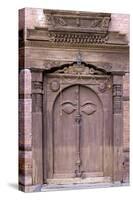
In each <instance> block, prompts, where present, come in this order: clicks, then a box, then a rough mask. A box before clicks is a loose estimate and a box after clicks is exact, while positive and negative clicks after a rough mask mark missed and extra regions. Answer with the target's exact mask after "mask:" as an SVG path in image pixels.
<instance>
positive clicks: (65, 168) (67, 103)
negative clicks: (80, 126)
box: [53, 86, 78, 177]
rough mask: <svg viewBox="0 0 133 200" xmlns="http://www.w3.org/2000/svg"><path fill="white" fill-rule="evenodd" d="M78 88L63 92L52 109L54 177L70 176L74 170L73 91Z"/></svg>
mask: <svg viewBox="0 0 133 200" xmlns="http://www.w3.org/2000/svg"><path fill="white" fill-rule="evenodd" d="M77 87H78V86H73V87H70V88H69V89H66V90H64V91H63V92H62V93H61V94H60V95H59V96H58V97H57V99H56V101H55V104H54V108H53V113H54V114H53V123H54V130H53V134H54V144H53V145H54V149H53V153H54V175H55V176H56V174H57V175H59V174H68V176H69V174H71V177H72V173H73V172H74V170H75V156H76V129H75V120H74V117H75V112H76V102H75V90H76V89H77Z"/></svg>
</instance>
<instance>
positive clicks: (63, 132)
mask: <svg viewBox="0 0 133 200" xmlns="http://www.w3.org/2000/svg"><path fill="white" fill-rule="evenodd" d="M45 96H46V97H45V101H44V107H45V109H44V110H45V115H44V117H45V119H44V122H45V123H44V125H45V127H44V130H45V131H44V134H45V137H44V138H45V141H44V152H45V153H44V180H45V182H47V183H51V184H52V183H54V184H66V183H68V184H69V183H95V182H110V181H111V178H112V129H111V127H112V120H111V116H112V113H111V112H112V106H111V105H112V104H111V90H107V91H106V92H104V93H101V92H99V90H98V85H97V84H93V83H92V84H85V81H84V84H82V82H80V81H79V80H78V81H77V82H76V83H75V84H70V83H69V84H65V83H60V82H59V81H58V78H55V77H54V76H53V77H52V76H48V77H47V79H46V95H45Z"/></svg>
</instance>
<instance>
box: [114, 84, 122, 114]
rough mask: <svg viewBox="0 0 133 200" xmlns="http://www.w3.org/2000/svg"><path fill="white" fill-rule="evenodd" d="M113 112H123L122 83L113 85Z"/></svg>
mask: <svg viewBox="0 0 133 200" xmlns="http://www.w3.org/2000/svg"><path fill="white" fill-rule="evenodd" d="M113 101H114V102H113V103H114V104H113V105H114V106H113V112H114V113H121V112H122V85H121V84H114V86H113Z"/></svg>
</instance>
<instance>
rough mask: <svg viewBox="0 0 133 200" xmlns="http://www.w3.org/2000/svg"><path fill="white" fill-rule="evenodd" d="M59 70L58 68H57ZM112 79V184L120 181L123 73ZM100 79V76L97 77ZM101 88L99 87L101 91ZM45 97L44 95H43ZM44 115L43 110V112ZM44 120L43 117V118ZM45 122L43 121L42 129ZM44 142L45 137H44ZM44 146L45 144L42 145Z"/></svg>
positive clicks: (45, 172)
mask: <svg viewBox="0 0 133 200" xmlns="http://www.w3.org/2000/svg"><path fill="white" fill-rule="evenodd" d="M59 68H60V67H59ZM110 75H111V77H112V137H113V141H112V147H113V157H112V174H113V175H112V182H120V181H122V176H121V168H122V166H121V159H122V137H123V136H122V135H123V130H122V129H123V128H122V123H123V118H122V85H123V83H122V77H123V72H119V73H117V72H110ZM99 77H100V76H99ZM45 87H46V74H44V91H45V89H46V88H45ZM102 89H103V88H102V87H101V90H102ZM44 95H45V94H44ZM45 101H46V99H45V98H44V102H43V104H45ZM44 115H45V110H44ZM44 118H45V116H44ZM45 126H46V122H45V120H44V128H45ZM44 140H45V141H46V140H47V138H46V136H45V137H44ZM44 145H46V143H44ZM46 151H47V150H46V149H45V153H44V157H43V163H45V155H46ZM46 174H47V169H46V168H45V169H44V177H45V176H46Z"/></svg>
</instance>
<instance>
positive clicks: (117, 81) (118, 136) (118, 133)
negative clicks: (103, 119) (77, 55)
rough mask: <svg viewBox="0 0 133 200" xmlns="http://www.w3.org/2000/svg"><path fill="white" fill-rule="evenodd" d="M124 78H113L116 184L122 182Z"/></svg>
mask: <svg viewBox="0 0 133 200" xmlns="http://www.w3.org/2000/svg"><path fill="white" fill-rule="evenodd" d="M122 78H123V77H122V75H114V76H113V125H114V126H113V127H114V133H113V148H114V151H113V152H114V167H113V169H114V171H113V172H114V174H113V178H114V182H121V181H122V145H123V111H122V95H123V94H122V87H123V83H122Z"/></svg>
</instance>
